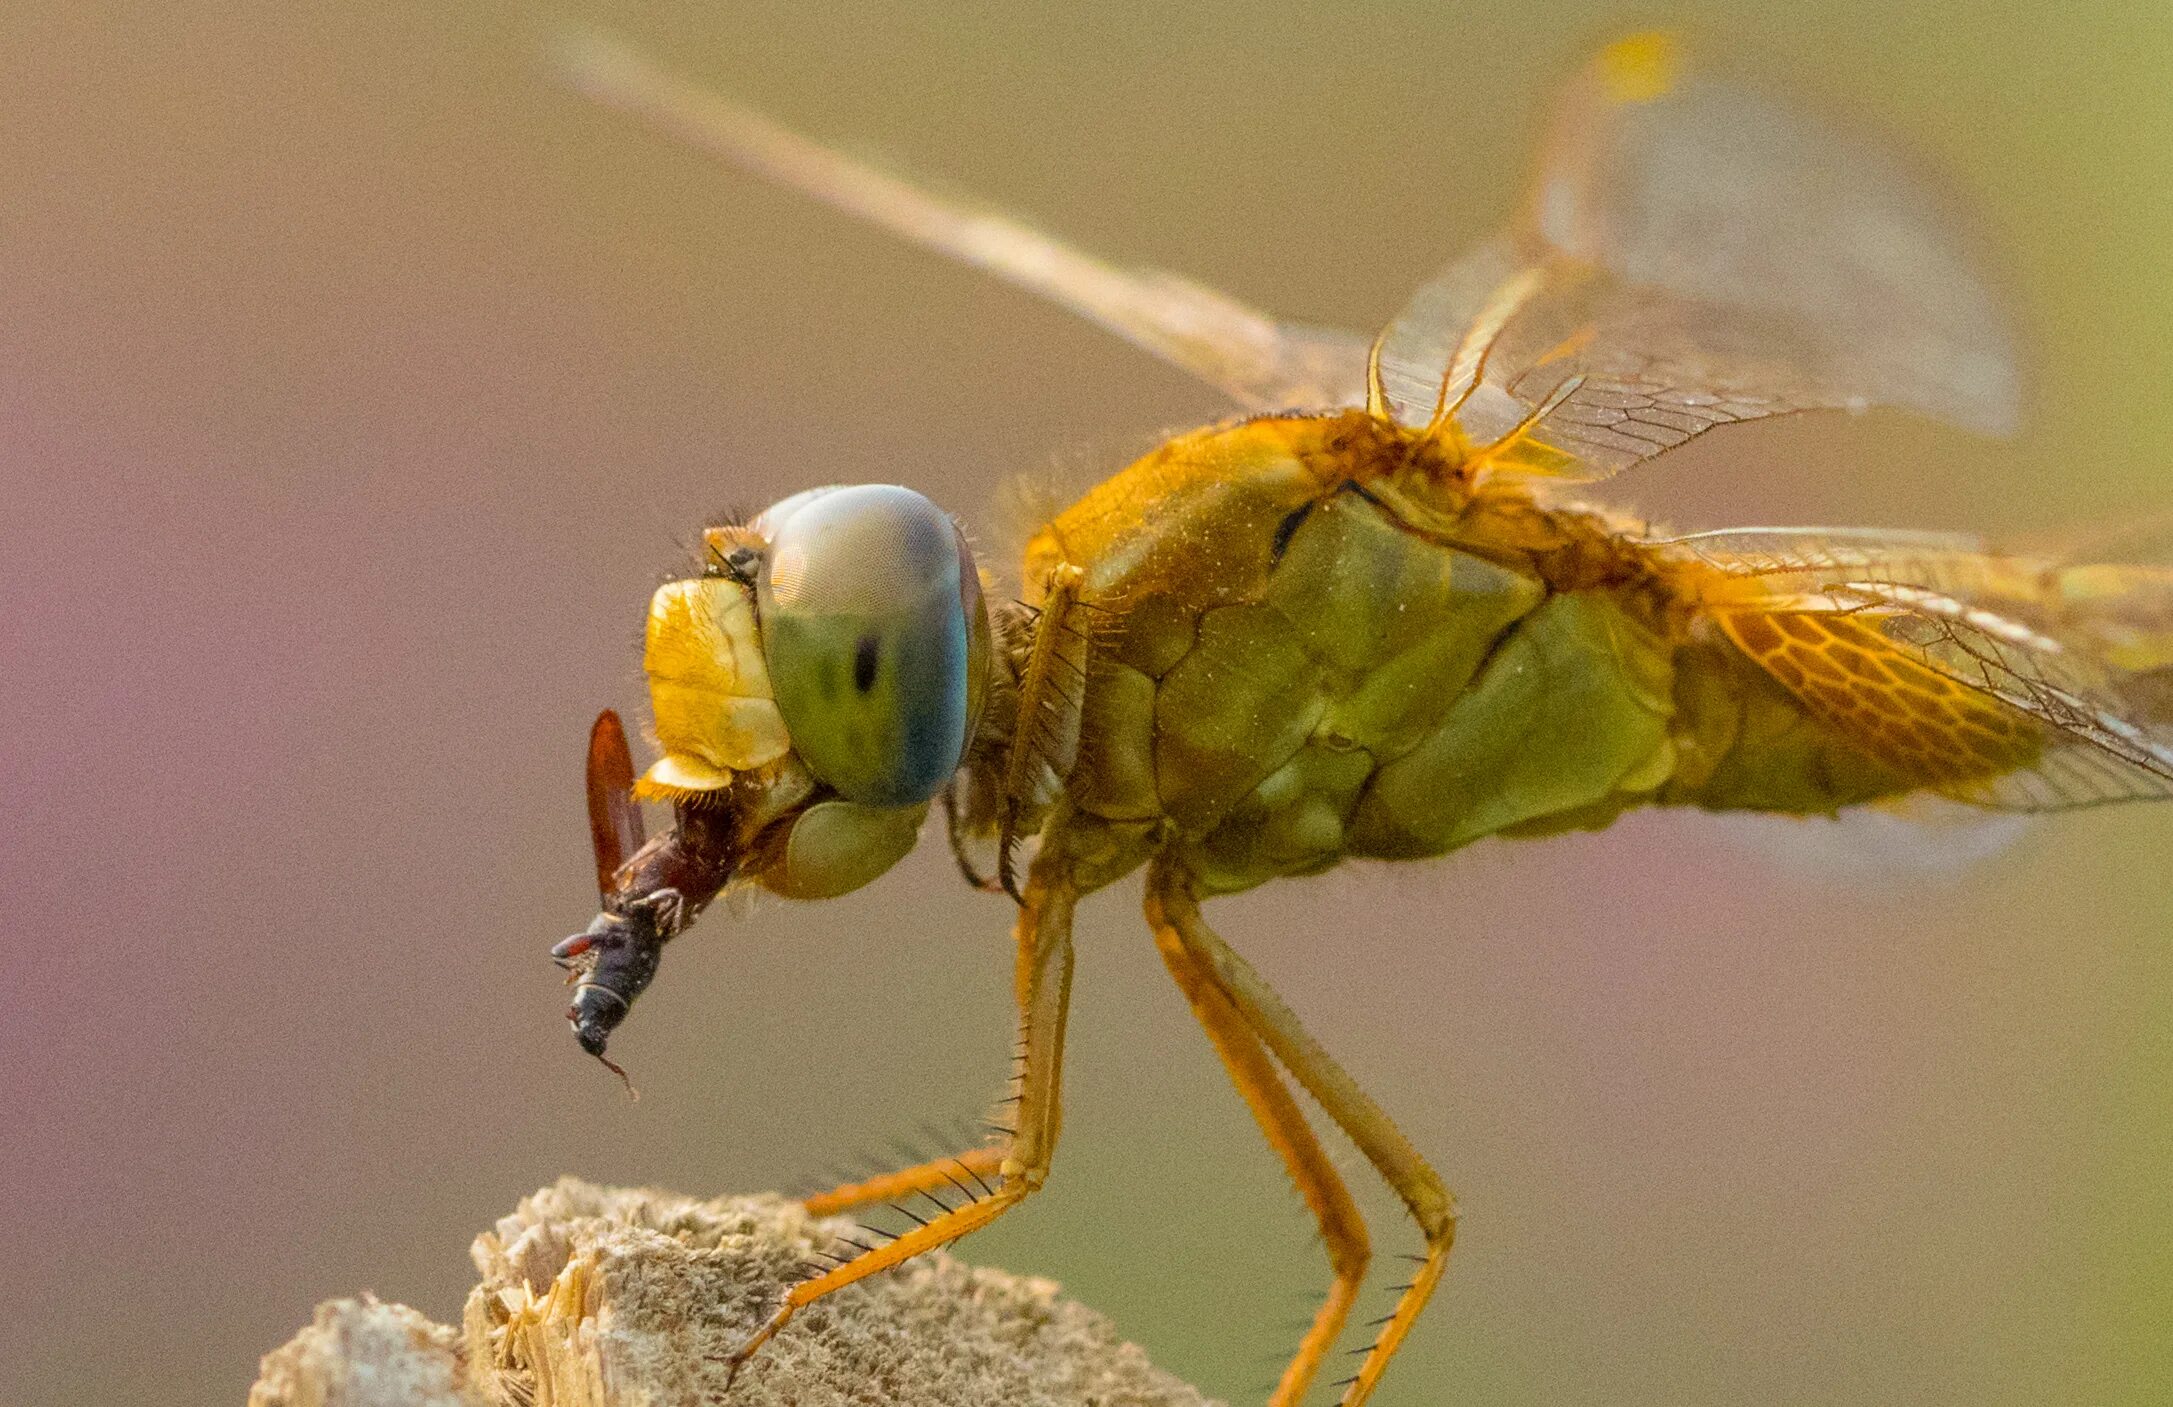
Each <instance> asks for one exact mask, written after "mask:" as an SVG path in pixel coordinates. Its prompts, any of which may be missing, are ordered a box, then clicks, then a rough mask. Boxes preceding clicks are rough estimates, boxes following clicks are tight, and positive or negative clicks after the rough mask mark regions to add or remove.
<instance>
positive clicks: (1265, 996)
mask: <svg viewBox="0 0 2173 1407" xmlns="http://www.w3.org/2000/svg"><path fill="white" fill-rule="evenodd" d="M1147 892H1148V893H1149V895H1151V896H1152V902H1153V903H1155V904H1156V906H1157V907H1158V908H1159V911H1160V921H1159V922H1158V924H1157V928H1158V930H1159V929H1160V928H1161V927H1162V925H1163V924H1166V925H1167V929H1168V931H1169V933H1170V934H1171V935H1172V936H1173V937H1174V938H1175V940H1176V941H1177V943H1178V944H1180V945H1181V946H1182V947H1183V948H1184V950H1185V952H1186V953H1187V955H1188V956H1189V957H1190V959H1191V960H1192V961H1193V962H1195V963H1197V964H1198V965H1199V966H1200V968H1201V969H1202V970H1203V971H1204V972H1205V973H1206V974H1207V975H1208V976H1209V978H1210V979H1211V980H1212V982H1213V984H1214V986H1215V988H1216V989H1217V990H1219V991H1220V992H1221V994H1222V995H1223V997H1225V998H1226V999H1227V1000H1228V1001H1229V1003H1230V1005H1231V1006H1233V1007H1234V1008H1236V1010H1237V1012H1238V1014H1239V1015H1240V1016H1242V1017H1243V1018H1244V1021H1245V1024H1246V1026H1247V1027H1249V1028H1250V1029H1251V1030H1252V1031H1253V1033H1254V1034H1256V1035H1257V1036H1258V1037H1259V1038H1260V1040H1261V1041H1262V1042H1263V1043H1264V1044H1265V1045H1266V1046H1267V1048H1268V1049H1269V1050H1270V1051H1272V1052H1274V1055H1275V1058H1276V1059H1277V1060H1280V1061H1281V1062H1282V1063H1283V1067H1284V1068H1285V1069H1287V1070H1289V1071H1290V1073H1291V1075H1292V1076H1293V1077H1295V1078H1296V1079H1297V1081H1298V1083H1299V1084H1301V1085H1303V1086H1304V1087H1305V1089H1306V1091H1307V1092H1308V1093H1310V1094H1311V1095H1312V1096H1313V1098H1315V1099H1316V1100H1319V1101H1320V1106H1321V1108H1322V1109H1324V1110H1326V1111H1327V1113H1328V1117H1330V1118H1331V1119H1334V1120H1335V1121H1336V1123H1337V1125H1338V1126H1340V1127H1341V1128H1342V1130H1343V1131H1344V1132H1345V1133H1346V1134H1348V1135H1350V1139H1351V1142H1353V1143H1355V1144H1357V1145H1358V1148H1359V1151H1360V1152H1362V1153H1364V1154H1365V1155H1366V1158H1367V1160H1368V1161H1370V1162H1371V1163H1372V1164H1373V1166H1374V1167H1375V1168H1376V1169H1377V1170H1378V1171H1379V1172H1380V1174H1381V1176H1382V1177H1383V1178H1384V1179H1386V1181H1387V1182H1388V1185H1389V1186H1390V1187H1392V1188H1394V1189H1395V1191H1396V1195H1397V1196H1398V1197H1400V1198H1401V1199H1402V1200H1403V1204H1404V1206H1405V1207H1406V1208H1408V1209H1409V1210H1410V1213H1411V1217H1412V1219H1413V1220H1414V1221H1416V1222H1417V1223H1418V1226H1419V1230H1420V1232H1421V1233H1423V1234H1424V1236H1425V1238H1426V1253H1425V1255H1424V1256H1422V1257H1420V1259H1419V1262H1418V1272H1417V1273H1416V1274H1415V1275H1413V1276H1412V1277H1411V1283H1410V1284H1409V1285H1408V1286H1406V1287H1405V1288H1404V1290H1403V1293H1402V1294H1401V1296H1399V1297H1398V1299H1397V1301H1396V1307H1395V1312H1394V1313H1393V1314H1391V1315H1390V1316H1389V1318H1388V1322H1387V1323H1386V1324H1385V1325H1383V1326H1382V1329H1381V1333H1380V1336H1379V1337H1378V1338H1376V1339H1375V1340H1374V1341H1373V1347H1372V1348H1371V1350H1369V1351H1368V1352H1367V1354H1366V1356H1365V1358H1364V1360H1363V1361H1362V1362H1360V1364H1359V1367H1358V1374H1357V1376H1356V1377H1354V1378H1352V1379H1350V1381H1349V1382H1348V1384H1347V1386H1348V1388H1349V1391H1348V1392H1347V1393H1346V1394H1345V1395H1344V1397H1343V1403H1344V1407H1358V1404H1359V1403H1362V1402H1364V1401H1365V1400H1366V1398H1368V1397H1369V1396H1371V1395H1372V1393H1373V1389H1374V1388H1375V1387H1376V1386H1378V1385H1379V1383H1380V1381H1381V1374H1382V1373H1383V1372H1384V1371H1385V1370H1386V1369H1387V1367H1388V1360H1389V1359H1390V1357H1391V1356H1393V1355H1394V1354H1395V1352H1396V1350H1397V1348H1399V1347H1400V1346H1401V1345H1402V1343H1403V1340H1404V1337H1405V1336H1406V1335H1407V1334H1409V1333H1410V1332H1411V1325H1412V1322H1413V1321H1414V1320H1416V1319H1417V1318H1418V1315H1419V1311H1420V1310H1422V1309H1424V1308H1425V1307H1426V1301H1427V1299H1428V1298H1429V1297H1431V1296H1432V1294H1433V1292H1434V1286H1435V1285H1436V1284H1438V1283H1439V1282H1440V1280H1441V1272H1442V1270H1443V1269H1444V1268H1445V1267H1446V1266H1447V1264H1448V1259H1449V1246H1450V1244H1451V1242H1453V1241H1454V1239H1455V1237H1456V1200H1455V1199H1454V1198H1453V1197H1451V1196H1450V1195H1449V1191H1448V1189H1447V1188H1446V1187H1444V1186H1443V1185H1442V1182H1441V1177H1440V1175H1439V1174H1438V1173H1436V1172H1435V1171H1434V1170H1433V1169H1432V1168H1431V1167H1428V1166H1427V1164H1426V1160H1425V1159H1424V1158H1421V1157H1420V1156H1419V1154H1418V1150H1417V1149H1415V1148H1413V1147H1412V1146H1411V1143H1410V1140H1408V1139H1406V1138H1405V1137H1404V1136H1403V1134H1402V1133H1401V1132H1400V1131H1399V1130H1398V1129H1397V1128H1396V1126H1395V1124H1394V1123H1392V1122H1390V1120H1389V1117H1388V1116H1387V1115H1386V1114H1384V1113H1382V1112H1381V1107H1380V1106H1379V1105H1377V1104H1375V1103H1374V1102H1373V1100H1372V1099H1371V1098H1370V1097H1369V1096H1368V1095H1367V1094H1366V1092H1365V1091H1364V1090H1362V1089H1360V1088H1359V1087H1358V1083H1357V1081H1355V1080H1353V1079H1352V1078H1351V1077H1350V1076H1349V1074H1347V1073H1345V1071H1344V1070H1343V1067H1342V1066H1340V1065H1338V1064H1336V1063H1335V1061H1334V1060H1333V1059H1331V1058H1330V1057H1329V1055H1328V1052H1327V1051H1325V1050H1323V1049H1321V1047H1320V1043H1319V1042H1318V1041H1316V1040H1314V1039H1313V1038H1312V1037H1311V1036H1310V1035H1308V1034H1306V1030H1305V1027H1304V1026H1302V1025H1301V1024H1300V1023H1299V1021H1298V1018H1297V1016H1296V1015H1295V1014H1294V1013H1293V1012H1292V1011H1291V1010H1290V1008H1289V1007H1288V1006H1286V1005H1284V1003H1283V999H1282V998H1281V997H1279V996H1277V995H1276V994H1275V991H1274V989H1273V988H1271V987H1269V986H1268V984H1267V983H1266V982H1265V981H1263V980H1262V979H1261V976H1260V974H1259V973H1257V972H1255V971H1253V969H1252V965H1251V964H1250V963H1248V962H1246V961H1245V959H1243V958H1242V957H1239V956H1238V955H1237V953H1236V952H1235V951H1234V950H1232V949H1231V947H1230V945H1229V944H1227V943H1225V942H1223V941H1222V939H1221V938H1219V937H1217V936H1216V934H1215V932H1214V930H1213V929H1211V928H1209V927H1208V926H1207V924H1206V921H1205V920H1203V919H1202V918H1201V917H1200V906H1199V900H1198V899H1197V898H1196V897H1195V896H1194V894H1193V891H1192V882H1191V877H1190V876H1189V875H1187V874H1185V873H1183V872H1182V871H1181V870H1179V869H1178V868H1177V867H1175V866H1173V865H1171V864H1169V863H1167V862H1166V861H1161V860H1157V861H1156V862H1155V864H1154V866H1153V868H1152V869H1151V870H1150V872H1149V874H1148V877H1147ZM1286 1156H1287V1155H1286ZM1293 1366H1296V1365H1293Z"/></svg>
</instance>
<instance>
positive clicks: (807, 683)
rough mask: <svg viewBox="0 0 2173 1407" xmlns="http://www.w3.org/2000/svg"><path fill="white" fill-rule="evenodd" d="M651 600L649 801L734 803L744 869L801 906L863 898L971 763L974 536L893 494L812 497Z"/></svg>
mask: <svg viewBox="0 0 2173 1407" xmlns="http://www.w3.org/2000/svg"><path fill="white" fill-rule="evenodd" d="M704 544H705V547H706V549H707V551H706V556H707V563H706V569H705V571H704V573H703V575H701V576H699V577H694V578H690V579H688V580H684V581H674V582H669V583H666V584H665V585H664V586H663V587H662V588H660V589H659V590H658V591H657V593H656V595H655V597H654V598H653V599H652V600H651V601H650V604H649V624H648V631H647V639H646V648H645V652H644V657H643V668H644V669H645V670H646V672H647V674H648V678H649V698H650V704H651V706H652V709H653V711H654V714H655V718H656V734H657V740H658V742H660V743H661V744H662V745H663V748H664V756H663V757H662V759H660V760H659V761H658V762H657V764H656V765H655V766H653V767H651V768H650V769H649V770H648V772H647V773H646V774H644V775H643V777H642V778H641V780H640V782H639V784H638V790H639V792H640V794H641V795H643V796H644V797H647V798H650V799H655V800H669V801H671V802H674V803H675V804H677V805H679V806H681V807H683V808H684V807H689V806H691V807H695V808H699V807H701V806H702V805H703V804H704V803H705V802H706V801H709V800H712V799H714V800H715V801H718V802H729V804H730V806H731V808H732V810H733V811H734V813H735V814H736V815H737V816H738V817H739V818H740V823H739V825H738V826H737V827H735V828H736V829H738V830H739V831H740V832H741V834H742V835H743V836H744V838H745V845H746V847H747V853H746V854H745V856H744V858H743V859H741V860H740V862H739V863H738V865H737V866H736V868H737V870H738V872H739V873H740V874H742V875H744V876H746V877H747V878H749V879H752V880H754V881H755V882H757V883H759V884H761V885H763V886H764V887H765V888H768V889H771V890H774V891H776V892H778V893H781V894H784V895H787V896H789V897H792V898H805V899H814V898H827V897H830V896H832V895H837V894H843V893H846V892H847V891H849V890H852V889H857V888H859V887H860V886H861V885H863V884H866V883H867V882H868V881H870V880H872V879H874V878H875V877H876V876H877V875H880V874H881V873H883V872H884V871H885V870H887V869H889V868H890V867H891V866H892V865H893V864H895V863H896V862H897V861H898V860H899V859H900V858H901V857H902V856H903V855H904V854H905V852H906V851H908V850H910V849H911V848H912V847H913V843H914V840H915V838H916V837H917V836H918V834H919V830H920V823H921V820H922V819H923V818H924V817H925V816H926V815H927V812H928V806H929V803H930V801H931V800H932V799H933V798H934V797H935V795H936V794H937V793H938V792H939V791H941V790H942V789H943V787H944V786H945V785H946V784H947V783H948V782H949V781H950V778H951V775H952V773H954V772H955V771H956V770H957V769H958V766H959V764H960V762H961V761H962V760H963V759H964V757H965V753H966V747H967V744H968V742H969V741H970V740H971V738H972V737H973V731H974V728H975V727H976V725H977V722H978V719H979V716H980V711H981V702H982V698H983V696H984V694H985V692H986V685H987V678H988V668H989V623H988V612H987V608H986V606H985V604H984V603H983V600H982V595H981V579H980V575H979V573H978V572H977V571H976V570H975V567H974V563H973V555H972V552H971V551H970V549H969V548H968V547H967V545H966V540H965V537H964V535H963V534H961V533H960V532H959V530H958V527H957V525H956V524H955V523H953V522H952V521H951V519H950V517H949V516H948V515H946V514H945V513H944V512H943V510H942V509H940V508H938V507H936V505H935V504H933V503H931V502H930V501H929V500H927V499H926V498H923V497H922V496H921V495H920V494H917V493H915V492H913V491H912V490H911V489H906V488H899V487H896V486H895V485H889V484H862V485H855V486H851V487H831V488H820V489H811V490H809V491H807V492H805V493H799V494H794V495H793V496H792V497H790V498H787V499H785V500H783V501H782V502H780V503H777V504H775V505H774V506H772V507H771V508H769V509H768V510H767V511H765V512H763V513H762V514H761V515H759V516H758V517H756V518H754V519H753V520H752V521H751V522H747V523H743V524H731V525H727V526H723V527H717V528H711V529H710V530H709V531H708V532H707V533H706V534H705V535H704Z"/></svg>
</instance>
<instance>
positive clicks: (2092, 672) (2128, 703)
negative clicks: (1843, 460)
mask: <svg viewBox="0 0 2173 1407" xmlns="http://www.w3.org/2000/svg"><path fill="white" fill-rule="evenodd" d="M1667 545H1668V546H1672V547H1674V548H1677V549H1680V550H1685V551H1687V552H1689V553H1691V554H1692V555H1694V556H1695V557H1696V558H1697V559H1698V560H1700V561H1701V562H1703V563H1704V564H1705V565H1706V566H1708V567H1711V568H1714V569H1717V574H1716V576H1715V577H1714V578H1713V579H1712V582H1711V585H1710V587H1709V597H1708V599H1707V600H1706V602H1705V603H1704V604H1705V605H1706V606H1707V608H1708V609H1709V610H1710V611H1711V612H1712V614H1713V617H1714V619H1715V620H1717V621H1718V622H1719V624H1720V626H1721V628H1722V629H1723V630H1724V631H1725V632H1726V633H1727V634H1728V635H1729V637H1730V638H1731V639H1733V640H1734V641H1735V642H1736V643H1737V644H1738V645H1739V646H1741V647H1742V648H1743V649H1744V650H1745V651H1746V652H1747V653H1748V654H1749V655H1750V656H1751V657H1752V658H1753V659H1755V660H1756V661H1757V662H1758V663H1759V664H1760V665H1761V666H1763V667H1764V668H1765V669H1766V670H1767V671H1768V672H1769V673H1771V674H1772V675H1773V676H1774V678H1776V679H1778V680H1779V681H1780V682H1781V683H1782V684H1783V685H1784V686H1786V687H1787V688H1788V689H1789V690H1790V691H1791V692H1793V693H1794V694H1796V696H1797V697H1798V698H1800V699H1801V700H1803V702H1804V703H1805V704H1806V705H1807V706H1808V707H1809V708H1810V709H1811V710H1812V712H1814V713H1816V714H1818V715H1819V716H1821V717H1823V718H1824V719H1826V720H1827V721H1828V722H1829V723H1832V724H1834V725H1836V726H1838V727H1840V728H1842V729H1843V730H1844V731H1846V732H1847V733H1849V734H1850V736H1851V737H1853V738H1855V739H1857V740H1858V741H1859V742H1861V743H1862V744H1863V745H1864V746H1865V747H1866V748H1867V749H1868V750H1869V751H1871V752H1872V753H1873V754H1874V755H1875V756H1877V757H1879V758H1880V759H1881V760H1882V761H1884V762H1887V763H1888V764H1889V765H1891V766H1893V767H1895V768H1896V769H1897V770H1899V771H1901V772H1902V773H1903V774H1904V775H1906V776H1909V777H1911V778H1912V779H1914V780H1916V781H1917V782H1918V783H1919V784H1920V785H1922V786H1925V787H1927V788H1929V789H1931V790H1934V791H1937V792H1940V793H1942V794H1944V795H1946V796H1949V797H1952V798H1954V799H1956V800H1960V801H1967V802H1970V803H1972V804H1975V805H1979V806H1987V807H1992V808H1995V809H2000V810H2021V811H2043V810H2057V809H2063V808H2067V807H2075V806H2087V805H2096V804H2101V803H2105V802H2112V801H2131V800H2141V799H2151V798H2166V797H2173V567H2163V566H2125V565H2103V564H2089V565H2075V564H2063V563H2060V562H2056V561H2053V560H2050V559H2042V558H2027V557H2013V556H2005V555H2001V554H1997V553H1990V552H1982V551H1978V550H1975V549H1974V548H1973V547H1972V546H1971V545H1970V543H1969V540H1968V539H1966V538H1959V537H1948V536H1944V535H1940V534H1930V533H1923V534H1912V533H1895V534H1877V533H1870V532H1862V531H1857V532H1849V531H1828V530H1804V529H1745V530H1737V531H1730V532H1720V533H1701V534H1697V535H1695V536H1692V537H1687V538H1677V539H1672V540H1671V541H1670V543H1669V544H1667Z"/></svg>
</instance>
